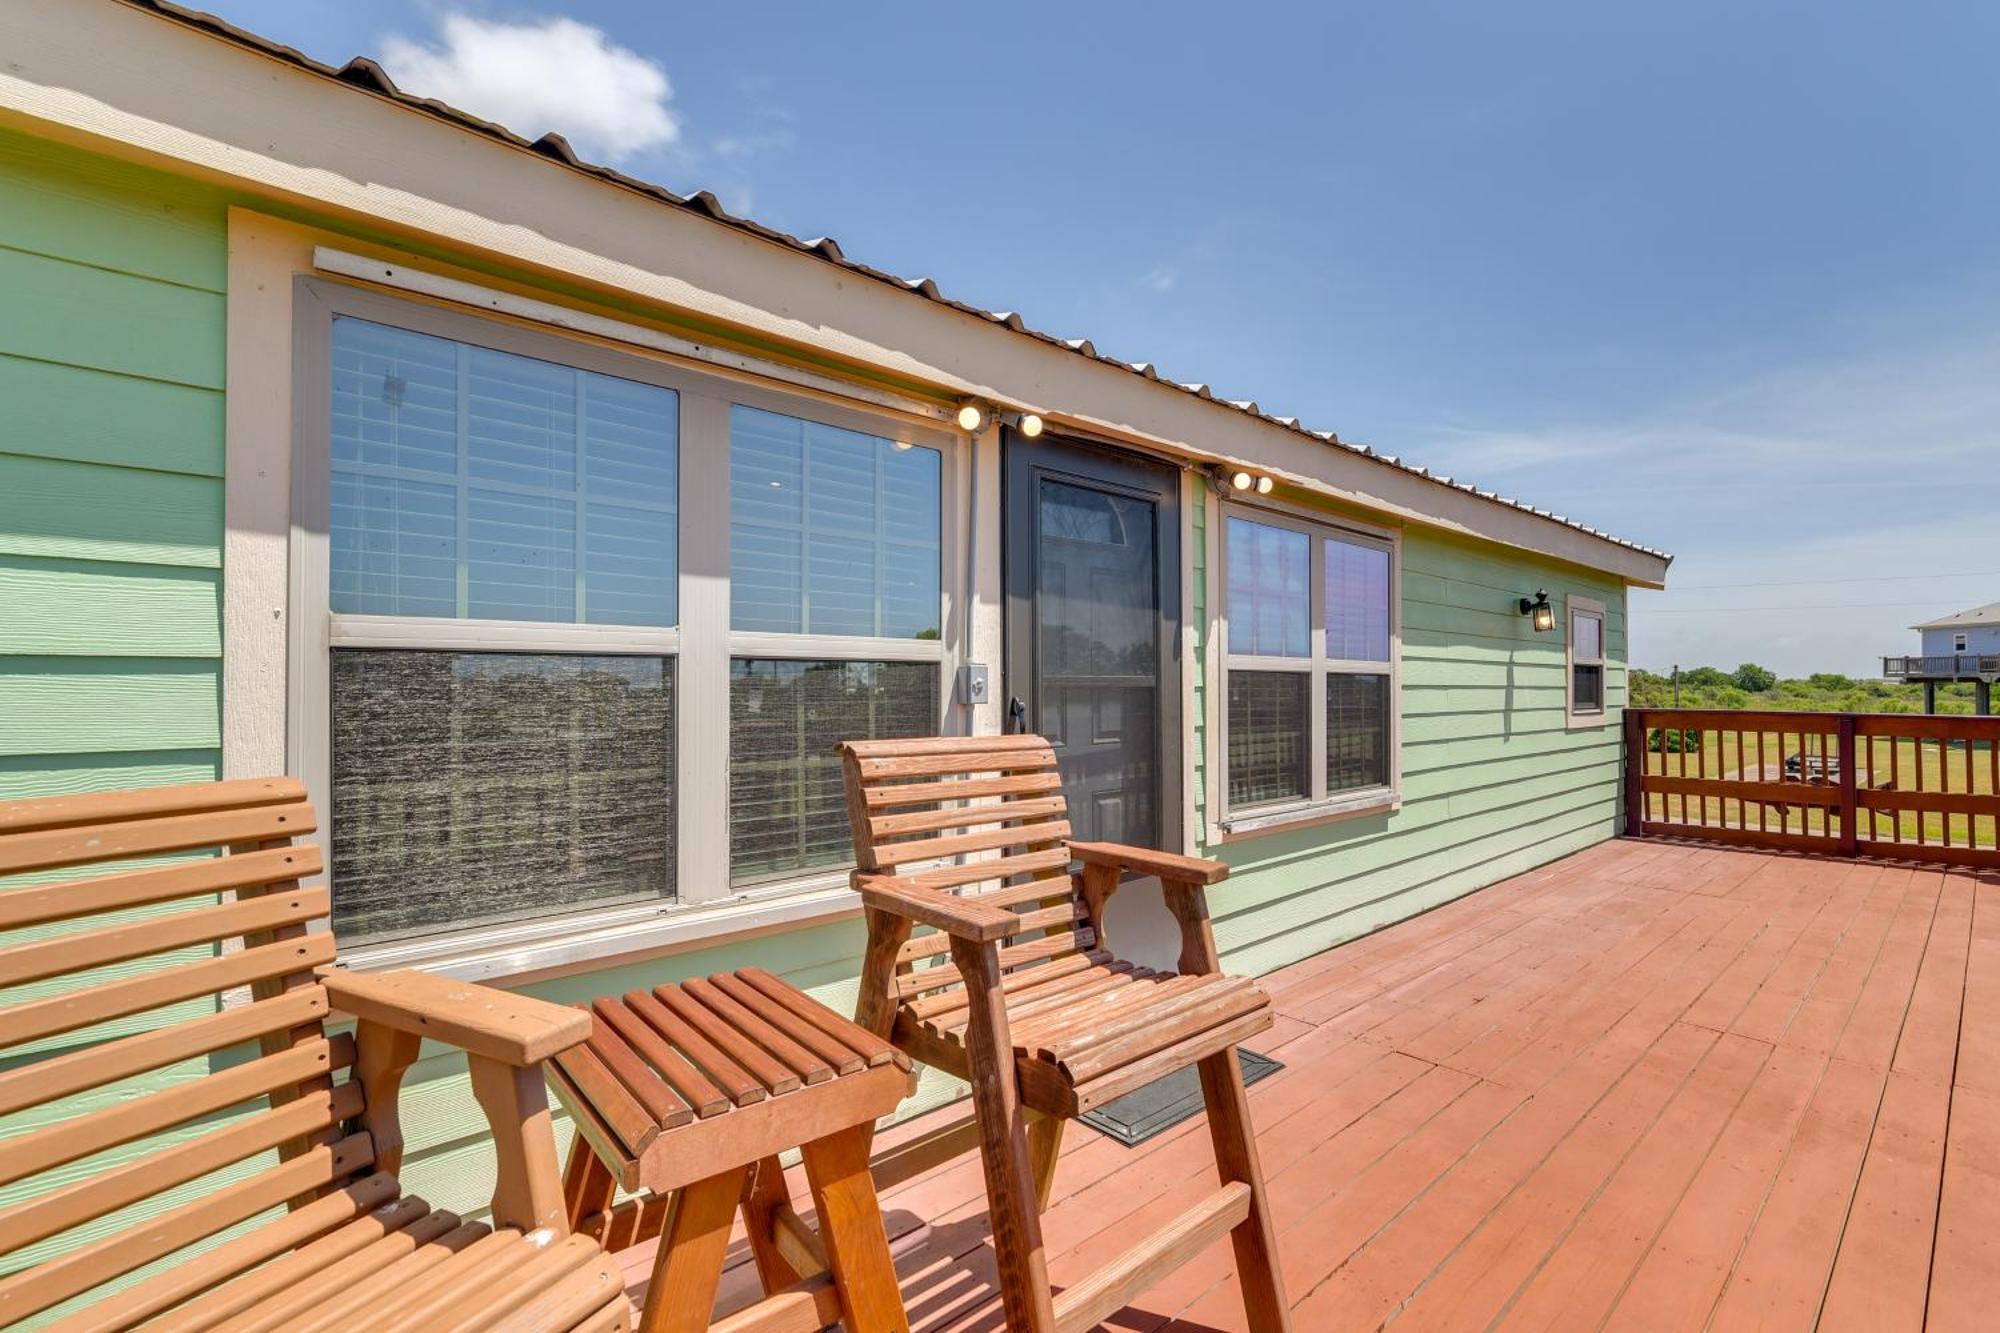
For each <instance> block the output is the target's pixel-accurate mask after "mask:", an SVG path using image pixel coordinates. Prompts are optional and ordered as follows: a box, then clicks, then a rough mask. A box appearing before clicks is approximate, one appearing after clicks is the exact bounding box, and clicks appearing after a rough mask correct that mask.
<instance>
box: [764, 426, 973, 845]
mask: <svg viewBox="0 0 2000 1333" xmlns="http://www.w3.org/2000/svg"><path fill="white" fill-rule="evenodd" d="M941 484H942V460H941V459H940V457H939V455H938V453H937V451H936V450H934V449H927V448H923V447H921V446H917V445H913V444H911V443H910V442H908V441H898V440H892V439H888V438H885V437H881V436H875V435H868V434H864V433H861V432H858V431H853V430H846V429H842V428H839V427H835V426H830V425H826V424H823V423H820V422H816V421H811V420H806V419H803V418H799V417H793V416H786V415H782V414H779V413H776V412H769V411H763V410H760V409H757V408H752V407H746V406H743V405H741V404H738V405H736V406H734V407H732V408H731V410H730V419H729V591H730V596H729V607H730V630H731V636H732V641H733V642H736V643H739V644H740V643H743V642H745V641H746V640H747V639H748V638H749V637H750V636H756V640H757V641H758V642H760V643H762V644H768V645H769V647H770V649H771V650H772V651H771V652H769V653H760V654H758V655H756V656H750V655H738V656H736V657H734V658H733V659H732V660H731V662H730V690H729V869H730V878H731V880H732V881H733V882H736V883H739V884H742V883H751V882H755V881H758V880H763V879H768V878H771V877H773V876H784V875H791V874H797V873H800V872H802V871H809V870H817V869H825V868H828V867H833V866H839V865H842V864H844V863H845V862H846V861H847V860H848V859H849V858H850V856H851V855H852V852H851V849H850V843H849V830H848V824H847V809H846V804H845V798H844V796H843V794H842V788H841V773H840V765H839V761H838V759H837V758H836V757H835V755H834V752H833V747H834V745H835V743H837V742H839V741H841V740H847V739H854V738H859V737H884V736H923V735H929V734H932V733H933V732H935V731H936V730H937V725H938V701H939V689H940V682H939V667H938V665H937V663H936V662H935V661H934V660H933V661H922V660H919V661H910V660H898V658H902V657H906V656H907V653H908V648H909V645H911V644H913V643H919V644H924V645H934V644H936V643H937V641H938V637H939V632H940V629H941V621H940V613H941V609H942V605H943V601H942V597H941V588H940V579H941V577H942V549H941V544H942V533H941V527H940V513H939V508H940V504H941V497H942V489H941ZM791 636H811V637H810V644H811V648H810V649H809V650H808V651H809V655H807V654H806V653H800V654H798V655H794V652H793V651H789V649H790V642H788V639H790V637H791ZM797 641H798V642H799V643H800V644H801V646H802V647H803V645H804V644H805V643H806V642H807V640H805V639H804V638H800V639H798V640H797Z"/></svg>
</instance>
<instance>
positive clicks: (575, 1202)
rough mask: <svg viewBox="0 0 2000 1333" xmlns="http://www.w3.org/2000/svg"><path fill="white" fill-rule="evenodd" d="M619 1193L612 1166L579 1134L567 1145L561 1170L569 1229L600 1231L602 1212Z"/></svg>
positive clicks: (608, 1209) (594, 1232)
mask: <svg viewBox="0 0 2000 1333" xmlns="http://www.w3.org/2000/svg"><path fill="white" fill-rule="evenodd" d="M617 1197H618V1182H617V1181H616V1180H614V1179H612V1177H611V1168H609V1167H607V1166H606V1165H604V1161H603V1159H602V1158H600V1157H599V1156H598V1155H597V1152H596V1150H595V1149H593V1148H592V1147H591V1146H590V1142H589V1141H588V1140H587V1139H585V1138H584V1137H583V1135H581V1134H579V1135H577V1136H576V1138H574V1139H573V1140H571V1142H570V1145H569V1166H568V1167H567V1169H565V1170H564V1172H563V1211H564V1212H565V1213H567V1214H568V1216H569V1229H570V1230H571V1231H582V1232H586V1233H588V1234H591V1235H601V1231H602V1228H603V1222H602V1220H601V1219H602V1216H603V1214H605V1213H607V1212H609V1211H610V1209H611V1204H612V1201H613V1200H615V1199H616V1198H617Z"/></svg>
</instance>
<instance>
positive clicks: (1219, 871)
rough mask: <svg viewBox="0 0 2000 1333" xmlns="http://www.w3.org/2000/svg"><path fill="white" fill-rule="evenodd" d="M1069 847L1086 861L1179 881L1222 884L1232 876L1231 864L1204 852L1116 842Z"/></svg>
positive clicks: (1075, 854)
mask: <svg viewBox="0 0 2000 1333" xmlns="http://www.w3.org/2000/svg"><path fill="white" fill-rule="evenodd" d="M1069 851H1070V855H1071V856H1074V857H1075V858H1076V859H1077V860H1079V861H1081V862H1083V863H1084V864H1085V865H1100V866H1115V867H1117V868H1118V869H1120V870H1136V871H1138V872H1139V873H1140V874H1142V875H1158V876H1159V877H1160V878H1161V879H1164V880H1172V881H1174V882H1175V883H1179V884H1219V883H1221V882H1222V881H1223V880H1225V879H1227V878H1229V867H1228V866H1226V865H1224V864H1222V862H1220V861H1211V860H1209V859H1207V858H1206V857H1201V856H1181V855H1178V854H1177V853H1174V852H1154V851H1148V850H1147V849H1146V848H1144V847H1127V846H1125V845H1123V844H1122V843H1116V842H1073V843H1071V844H1070V845H1069Z"/></svg>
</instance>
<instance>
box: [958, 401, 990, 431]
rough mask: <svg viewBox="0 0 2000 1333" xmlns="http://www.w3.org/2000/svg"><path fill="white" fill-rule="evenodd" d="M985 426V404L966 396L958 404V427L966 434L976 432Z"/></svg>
mask: <svg viewBox="0 0 2000 1333" xmlns="http://www.w3.org/2000/svg"><path fill="white" fill-rule="evenodd" d="M985 427H986V404H984V403H982V402H979V401H978V400H977V399H973V398H968V399H966V400H965V401H964V402H962V403H960V404H959V405H958V428H959V429H960V430H962V431H965V432H966V433H967V434H977V433H978V432H979V431H981V430H983V429H985Z"/></svg>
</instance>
